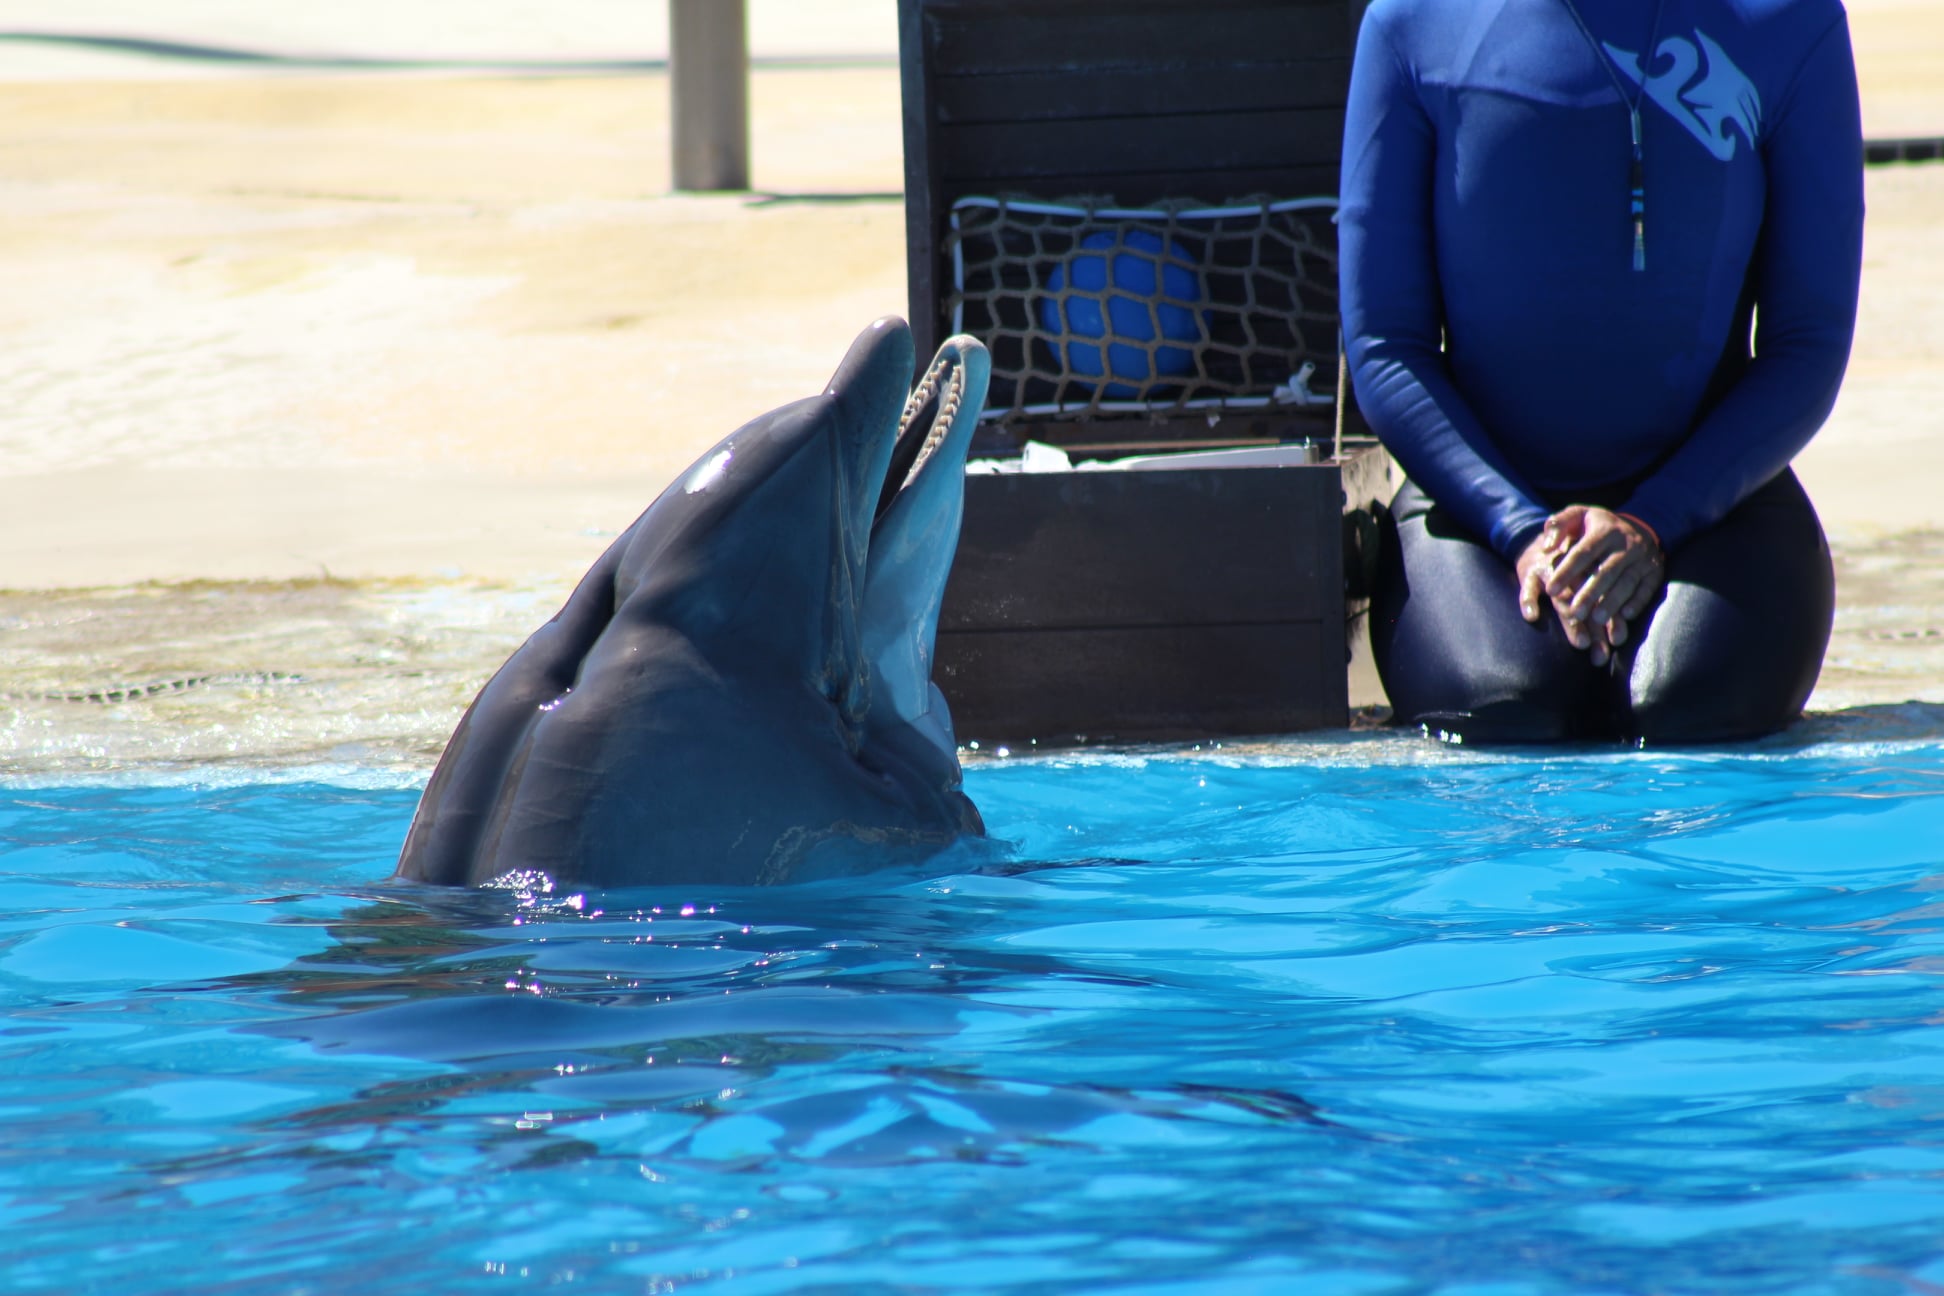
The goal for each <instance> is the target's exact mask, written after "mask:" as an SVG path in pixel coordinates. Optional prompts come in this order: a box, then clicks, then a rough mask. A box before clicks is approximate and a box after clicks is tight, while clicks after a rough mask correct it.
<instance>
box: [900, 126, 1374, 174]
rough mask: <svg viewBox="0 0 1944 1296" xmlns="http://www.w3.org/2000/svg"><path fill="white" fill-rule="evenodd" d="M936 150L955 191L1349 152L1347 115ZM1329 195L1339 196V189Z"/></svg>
mask: <svg viewBox="0 0 1944 1296" xmlns="http://www.w3.org/2000/svg"><path fill="white" fill-rule="evenodd" d="M932 148H933V153H932V157H933V165H934V166H936V167H937V168H938V170H939V172H940V174H941V175H942V176H943V177H944V179H945V182H946V184H947V185H948V186H950V185H954V184H958V183H962V182H964V181H966V180H970V179H975V178H981V177H986V176H991V175H995V174H1005V175H1019V176H1045V177H1062V178H1064V177H1068V176H1071V177H1074V178H1080V177H1086V176H1096V175H1113V174H1122V173H1136V174H1153V173H1156V172H1166V171H1178V172H1181V173H1182V174H1184V175H1195V174H1206V173H1209V172H1221V171H1244V170H1257V171H1259V170H1276V169H1281V168H1291V169H1293V167H1294V166H1298V165H1307V166H1315V165H1318V164H1323V165H1328V166H1331V167H1334V166H1335V165H1336V164H1337V162H1338V159H1339V158H1340V157H1341V156H1342V151H1343V110H1342V109H1341V108H1306V109H1295V110H1288V111H1280V112H1248V113H1211V114H1208V115H1205V116H1200V117H1178V116H1158V117H1122V118H1115V119H1112V120H1104V119H1102V120H1088V121H1046V122H993V123H985V124H979V125H957V126H940V127H938V128H937V130H936V131H935V132H934V134H933V139H932ZM1324 192H1327V193H1334V192H1336V186H1335V184H1332V185H1331V186H1330V187H1329V189H1327V190H1325V191H1324Z"/></svg>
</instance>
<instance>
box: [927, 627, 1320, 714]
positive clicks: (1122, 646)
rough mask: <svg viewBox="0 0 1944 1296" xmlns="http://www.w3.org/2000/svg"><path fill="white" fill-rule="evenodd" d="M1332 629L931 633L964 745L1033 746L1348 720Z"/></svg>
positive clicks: (940, 678)
mask: <svg viewBox="0 0 1944 1296" xmlns="http://www.w3.org/2000/svg"><path fill="white" fill-rule="evenodd" d="M1344 653H1345V647H1344V637H1343V623H1342V617H1341V613H1340V611H1339V615H1338V617H1337V619H1336V621H1335V622H1334V623H1325V622H1307V623H1305V622H1288V623H1283V624H1274V625H1247V626H1159V627H1152V628H1145V629H1123V630H1112V631H1084V630H1065V631H1062V630H1043V631H1030V630H1028V631H1012V632H998V633H986V634H971V633H946V632H941V633H940V634H939V636H938V653H937V657H936V659H935V660H936V665H935V667H934V669H933V678H934V679H935V680H936V681H937V682H938V686H939V689H940V690H941V691H942V692H943V693H944V694H945V699H946V701H947V702H948V703H949V704H950V706H951V708H952V722H953V727H954V729H955V730H956V731H957V734H958V737H959V740H960V741H961V742H979V743H981V745H984V746H988V747H990V746H993V745H996V744H998V743H1000V742H1012V743H1015V744H1020V745H1023V744H1024V743H1025V742H1027V741H1028V740H1037V741H1038V742H1039V744H1040V745H1041V746H1065V745H1072V744H1074V743H1076V742H1162V741H1169V740H1176V739H1183V738H1203V737H1208V736H1211V735H1236V736H1239V735H1244V734H1272V733H1290V732H1294V731H1297V730H1303V729H1320V728H1331V727H1337V726H1341V725H1343V724H1345V723H1347V721H1348V718H1349V701H1348V686H1347V682H1346V676H1345V671H1344Z"/></svg>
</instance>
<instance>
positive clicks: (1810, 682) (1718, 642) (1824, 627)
mask: <svg viewBox="0 0 1944 1296" xmlns="http://www.w3.org/2000/svg"><path fill="white" fill-rule="evenodd" d="M1670 603H1672V604H1673V605H1674V606H1673V608H1672V609H1671V611H1670V610H1668V609H1664V610H1663V615H1662V616H1661V617H1660V618H1658V619H1657V624H1656V625H1655V627H1654V629H1653V631H1652V632H1651V633H1650V634H1649V636H1648V639H1647V642H1646V643H1645V644H1643V646H1642V649H1641V653H1640V656H1639V657H1638V658H1637V659H1636V660H1635V661H1634V663H1633V668H1632V670H1631V672H1630V673H1629V678H1628V702H1629V707H1628V713H1629V725H1628V729H1629V733H1630V736H1632V737H1635V738H1638V739H1640V740H1641V741H1642V742H1645V743H1649V744H1653V745H1669V744H1680V743H1717V742H1738V741H1742V740H1744V739H1749V738H1760V737H1764V736H1766V735H1768V734H1772V733H1777V732H1779V731H1780V730H1782V729H1785V728H1787V727H1788V726H1789V725H1790V724H1791V723H1792V722H1793V721H1795V720H1796V718H1797V717H1799V716H1800V715H1801V714H1802V708H1803V705H1804V704H1805V703H1806V702H1807V701H1808V700H1809V693H1810V690H1812V689H1813V688H1814V687H1815V684H1816V676H1817V674H1818V672H1819V671H1820V669H1821V666H1822V657H1823V649H1824V647H1825V646H1826V645H1827V643H1828V639H1829V622H1828V619H1827V617H1826V616H1823V617H1820V618H1819V617H1817V616H1815V615H1813V612H1814V609H1810V608H1805V609H1801V610H1800V614H1799V615H1797V616H1795V617H1792V618H1788V619H1787V620H1780V619H1777V618H1774V617H1770V616H1760V615H1750V613H1749V611H1748V610H1747V609H1744V608H1742V607H1739V606H1737V605H1736V603H1735V602H1734V601H1732V600H1729V599H1727V598H1724V597H1723V596H1721V595H1718V594H1715V593H1712V592H1710V591H1703V590H1698V589H1695V588H1693V587H1688V588H1686V589H1683V590H1681V591H1679V593H1678V594H1677V595H1676V596H1675V597H1673V598H1671V599H1670Z"/></svg>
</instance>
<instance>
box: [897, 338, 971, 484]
mask: <svg viewBox="0 0 1944 1296" xmlns="http://www.w3.org/2000/svg"><path fill="white" fill-rule="evenodd" d="M941 388H942V392H941ZM934 398H936V399H937V400H938V413H937V414H935V415H933V417H932V421H931V427H930V428H928V429H927V430H926V433H925V441H924V444H923V445H921V446H919V447H918V453H917V454H916V455H915V456H913V457H912V461H911V467H910V468H909V469H908V470H906V472H905V477H904V481H903V482H902V483H900V484H899V489H900V490H902V489H903V488H904V487H906V486H909V485H911V483H912V482H914V481H916V480H917V479H918V473H919V471H920V470H921V469H923V468H924V466H925V463H926V461H927V460H929V459H930V458H931V457H932V454H933V452H934V451H936V450H937V449H938V447H939V446H940V445H942V444H944V442H945V438H946V437H947V436H949V435H950V434H951V431H952V425H953V423H954V422H955V421H956V420H957V418H958V412H959V406H960V404H961V403H962V401H963V400H964V398H965V366H964V365H963V364H962V363H960V362H959V356H958V352H957V350H956V349H955V348H954V347H953V346H952V345H951V344H950V343H947V344H946V345H945V346H944V347H942V348H940V350H939V352H938V355H937V356H936V357H935V358H934V359H933V360H932V362H931V366H930V367H929V368H928V369H926V370H925V376H924V377H923V378H921V379H919V380H918V385H917V386H916V387H914V388H913V389H912V392H911V397H910V399H909V400H907V401H906V402H905V407H904V413H903V414H902V415H900V416H899V418H898V437H899V439H900V440H902V439H903V438H904V436H905V434H906V433H907V432H909V431H910V430H911V425H912V423H913V421H914V420H916V419H917V418H918V416H919V415H920V414H922V413H923V412H924V410H925V408H926V407H927V406H929V405H930V404H931V403H932V401H933V399H934Z"/></svg>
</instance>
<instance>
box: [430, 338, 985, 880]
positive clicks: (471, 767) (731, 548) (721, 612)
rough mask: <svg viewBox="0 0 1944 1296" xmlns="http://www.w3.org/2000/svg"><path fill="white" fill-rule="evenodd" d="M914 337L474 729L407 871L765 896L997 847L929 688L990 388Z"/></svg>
mask: <svg viewBox="0 0 1944 1296" xmlns="http://www.w3.org/2000/svg"><path fill="white" fill-rule="evenodd" d="M915 359H916V357H915V355H914V352H913V347H912V340H911V331H910V329H908V328H907V327H906V326H905V324H904V322H903V321H902V320H898V319H894V318H886V319H881V320H878V321H877V322H876V323H874V324H872V325H871V326H870V328H868V329H866V330H865V331H864V333H863V334H862V335H861V336H860V337H859V338H858V339H857V341H856V342H855V343H853V344H852V346H851V348H850V352H849V354H847V355H846V356H845V357H844V361H843V363H842V364H841V365H839V366H838V368H837V373H836V375H835V376H834V377H833V378H832V379H831V380H830V385H829V387H828V389H827V390H825V391H824V392H823V393H822V394H821V395H818V396H813V397H810V398H809V399H807V400H801V401H797V402H795V403H794V404H791V405H786V406H784V407H783V408H782V409H779V410H775V411H772V412H771V413H768V414H765V415H763V416H762V417H760V418H758V419H756V420H754V421H753V422H751V423H749V424H748V425H746V426H745V427H743V428H742V429H741V430H739V431H737V432H734V433H732V434H731V435H730V436H729V437H728V438H727V439H726V440H724V441H722V442H721V443H720V444H719V445H717V446H716V447H715V448H714V449H713V450H710V451H709V452H708V453H707V454H705V455H703V456H702V458H701V459H700V460H698V461H697V462H696V464H695V465H694V466H693V467H691V468H690V469H689V470H688V471H687V472H685V473H684V474H683V475H682V476H681V477H680V478H679V479H677V480H676V481H675V483H674V484H673V485H671V486H669V487H668V489H667V490H665V491H664V492H663V493H662V494H661V496H660V497H659V498H657V499H656V500H655V502H654V503H653V504H651V505H649V506H648V509H647V511H646V512H644V513H643V514H642V515H641V516H640V517H639V518H638V519H636V521H635V523H634V525H632V526H630V527H629V528H628V530H627V531H626V532H625V533H623V534H622V536H621V537H620V538H619V539H618V540H616V541H615V542H614V544H613V546H612V547H611V548H609V549H608V551H607V553H605V554H604V555H602V557H601V559H600V560H599V561H598V562H596V563H595V564H594V566H593V568H592V569H590V570H589V572H588V573H587V575H586V577H584V578H583V579H582V581H581V583H580V585H579V587H578V588H576V589H575V590H574V592H573V594H572V595H571V596H570V597H569V598H568V600H567V604H566V606H565V607H563V608H562V609H561V610H560V612H559V613H558V615H556V616H555V617H554V618H553V620H551V621H549V622H548V623H547V624H546V625H544V626H542V627H541V628H540V629H539V630H538V631H537V632H535V633H534V635H533V637H532V638H530V639H528V640H527V642H526V643H525V644H524V645H523V646H522V647H521V648H520V649H519V650H518V651H517V652H515V653H514V654H513V656H512V658H511V659H510V660H509V661H508V662H507V663H506V665H505V666H503V667H501V668H500V671H499V673H498V674H496V675H495V676H493V678H492V679H491V680H490V681H489V682H488V683H487V685H486V687H485V688H484V689H482V690H481V691H480V694H479V696H478V698H476V699H475V700H474V702H473V704H472V707H471V708H470V709H469V710H468V711H467V712H466V715H465V717H464V718H463V719H462V720H460V722H459V727H458V729H457V730H456V731H454V733H453V735H452V739H451V741H450V742H449V743H448V744H447V746H446V750H445V754H444V756H442V757H441V758H440V760H439V765H438V768H437V769H436V770H435V771H434V772H433V775H432V780H431V782H430V783H429V784H428V785H427V787H426V789H425V795H424V797H423V798H422V799H421V800H420V802H419V807H418V814H417V815H416V817H415V818H414V819H413V821H412V828H411V832H410V833H409V834H408V835H407V837H406V839H405V847H404V850H403V852H402V853H401V855H400V857H399V861H398V876H399V877H401V878H406V879H410V880H414V881H419V882H432V883H442V884H448V885H462V884H463V885H473V886H479V885H483V884H487V883H491V882H494V881H495V880H499V879H503V878H526V879H531V878H532V877H533V876H534V875H537V874H544V875H546V877H547V878H549V879H551V880H553V881H554V882H556V883H559V884H565V885H586V886H610V887H611V886H634V885H659V884H663V883H671V884H687V883H704V884H722V885H745V884H755V883H771V882H782V881H790V880H796V879H802V878H807V877H815V876H823V875H827V874H830V873H837V872H855V871H859V870H861V869H864V868H869V867H876V866H882V865H883V864H887V863H895V862H901V861H904V860H911V859H916V858H922V857H923V856H925V855H928V854H931V853H933V852H936V851H937V850H940V849H942V848H943V847H944V846H946V845H948V844H949V843H951V842H952V841H953V840H955V839H957V838H960V837H963V836H969V835H978V834H981V833H982V832H983V831H984V826H983V824H982V823H981V821H980V819H979V813H978V810H977V809H976V808H974V806H973V805H972V802H971V801H970V800H969V799H968V798H967V797H966V796H965V794H964V793H963V792H962V791H960V787H959V784H960V771H959V764H958V754H957V744H956V742H955V740H954V738H953V734H952V722H951V716H950V713H949V712H948V711H947V710H946V706H945V700H944V698H943V697H942V696H941V695H940V694H939V692H938V689H937V687H936V686H935V685H934V684H933V683H932V680H931V661H932V650H933V644H934V640H935V638H936V634H937V629H938V606H939V600H940V599H941V597H942V596H943V594H944V588H945V578H946V575H947V573H948V572H949V571H950V568H951V562H952V555H953V552H954V550H955V549H956V547H957V544H958V531H959V519H960V517H961V515H962V511H963V508H964V469H965V456H966V451H967V448H968V447H969V445H970V442H971V435H972V426H973V424H974V423H976V422H977V421H978V417H979V410H980V407H981V404H982V401H983V398H984V394H985V390H986V383H987V380H988V377H989V374H990V361H989V360H988V359H987V356H986V352H985V349H984V347H982V346H981V345H980V344H979V343H978V342H977V341H976V340H974V339H972V338H969V337H954V338H951V339H949V340H948V341H947V342H946V343H945V345H944V346H943V347H941V348H940V350H939V352H938V356H937V358H936V359H935V360H933V361H932V363H931V365H930V367H929V368H928V369H927V370H926V372H925V374H924V375H923V376H922V377H921V379H920V381H919V383H918V386H917V388H916V389H915V390H912V389H911V387H910V382H911V375H912V371H913V368H914V361H915Z"/></svg>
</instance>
